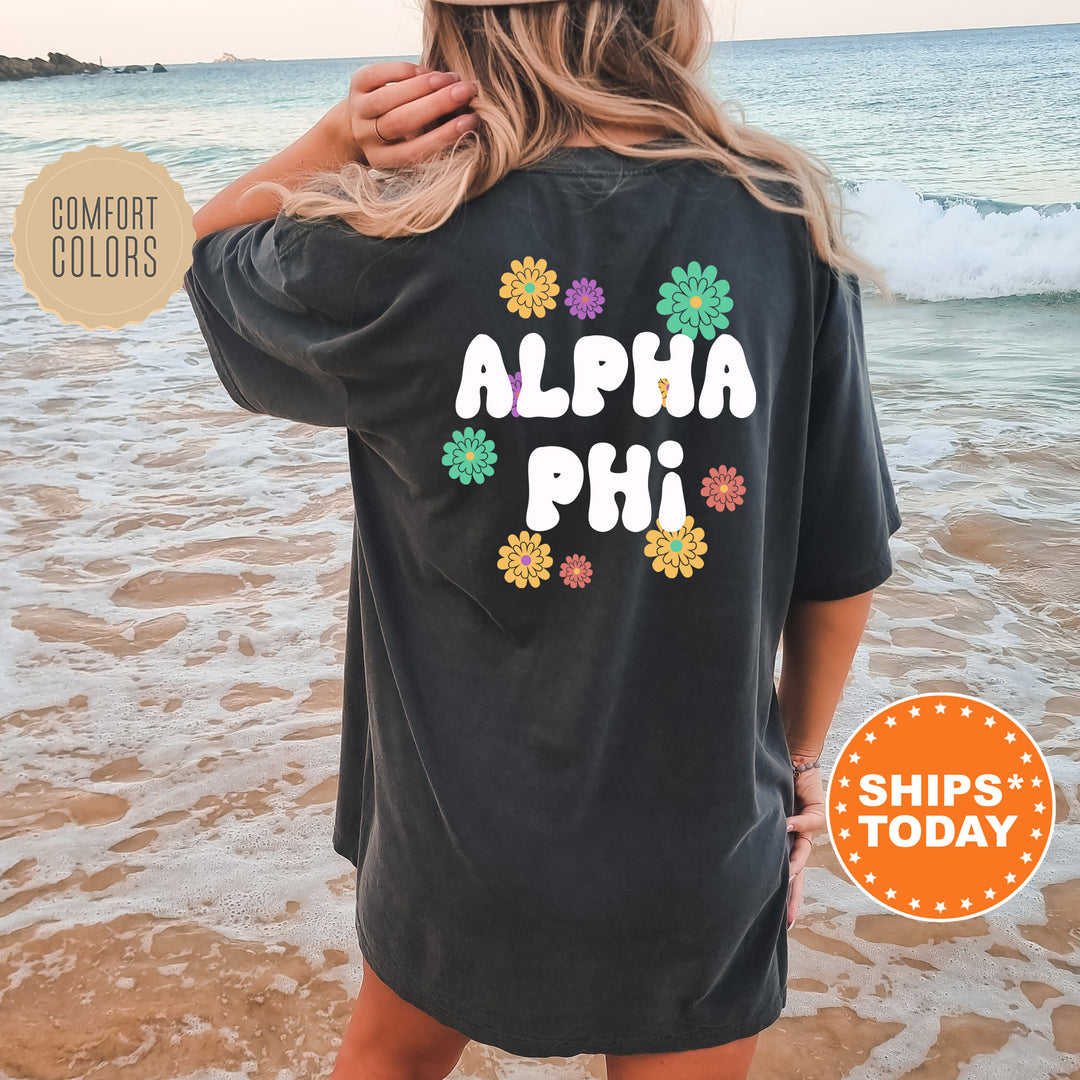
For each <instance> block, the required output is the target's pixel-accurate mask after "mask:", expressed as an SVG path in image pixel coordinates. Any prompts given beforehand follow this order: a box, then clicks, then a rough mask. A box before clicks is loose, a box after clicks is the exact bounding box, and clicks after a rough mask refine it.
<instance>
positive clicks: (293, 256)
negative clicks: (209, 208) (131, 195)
mask: <svg viewBox="0 0 1080 1080" xmlns="http://www.w3.org/2000/svg"><path fill="white" fill-rule="evenodd" d="M301 232H302V226H301V224H300V223H297V222H296V221H295V220H294V219H292V218H289V217H288V216H286V215H285V214H278V216H277V218H276V219H274V218H266V219H264V220H261V221H256V222H254V223H252V224H248V225H237V226H233V227H231V228H227V229H219V230H218V231H216V232H212V233H209V234H207V235H206V236H201V237H199V239H198V240H196V241H195V244H194V245H193V247H192V263H191V266H190V268H189V269H188V270H187V272H186V273H185V275H184V288H185V289H186V291H187V295H188V299H189V300H190V302H191V306H192V308H194V310H195V315H196V318H197V319H198V322H199V326H200V328H201V329H202V333H203V337H204V338H205V339H206V344H207V348H208V349H209V352H210V358H211V360H212V361H213V364H214V367H215V369H216V370H217V374H218V377H219V378H220V379H221V382H222V384H223V385H224V387H225V389H226V390H227V391H228V393H229V396H230V397H231V398H232V399H233V401H235V402H236V404H237V405H239V406H240V407H241V408H243V409H246V410H247V411H248V412H252V413H261V414H265V415H268V416H278V417H281V418H283V419H286V420H297V421H300V422H302V423H306V424H313V425H315V426H318V427H345V426H347V425H346V419H345V418H346V391H345V387H344V385H343V383H342V381H341V379H340V378H338V377H337V376H336V375H334V374H331V373H329V372H327V371H325V370H324V369H323V368H321V367H320V366H319V364H318V362H317V360H316V352H315V350H314V349H313V346H314V345H316V344H317V343H318V342H319V341H324V340H326V338H327V337H328V336H331V335H333V334H336V333H339V332H340V328H336V327H333V326H331V325H330V323H329V320H328V318H327V316H326V314H325V313H324V312H321V311H318V310H316V309H314V308H312V307H310V306H308V304H307V303H305V302H304V301H303V300H301V299H300V296H301V295H303V294H304V282H303V275H304V274H306V273H308V272H309V271H310V270H311V267H309V266H308V265H307V263H306V262H305V261H304V259H303V258H301V257H299V256H298V255H297V250H296V249H297V239H298V237H299V236H300V235H301ZM301 250H303V249H302V248H301Z"/></svg>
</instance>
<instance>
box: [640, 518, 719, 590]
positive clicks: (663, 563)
mask: <svg viewBox="0 0 1080 1080" xmlns="http://www.w3.org/2000/svg"><path fill="white" fill-rule="evenodd" d="M656 525H657V527H656V528H655V529H650V530H649V531H648V532H647V533H646V534H645V539H646V540H648V541H649V542H648V543H647V544H646V545H645V554H646V555H649V556H651V557H652V561H653V564H652V568H653V569H654V570H655V571H656V572H657V573H659V572H660V571H663V572H664V573H665V574H666V575H667V576H668V577H669V578H673V577H675V575H676V574H682V576H683V577H689V576H690V575H691V574H692V573H693V572H694V571H695V570H700V569H701V568H702V567H703V566H704V565H705V560H704V559H702V557H701V556H702V555H704V554H705V552H706V551H708V550H709V545H708V544H706V543H705V530H704V529H703V528H702V527H701V526H700V525H699V526H698V527H697V528H696V529H695V528H694V519H693V518H692V517H690V516H689V515H687V518H686V520H685V521H684V522H683V523H682V528H680V529H677V530H676V531H675V532H668V531H667V529H661V528H660V527H659V526H660V519H659V518H657V521H656Z"/></svg>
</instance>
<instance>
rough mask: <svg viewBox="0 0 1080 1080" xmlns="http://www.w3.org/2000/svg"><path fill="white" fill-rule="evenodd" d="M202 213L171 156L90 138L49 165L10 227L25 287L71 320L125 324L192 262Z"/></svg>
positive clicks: (166, 291)
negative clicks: (164, 159)
mask: <svg viewBox="0 0 1080 1080" xmlns="http://www.w3.org/2000/svg"><path fill="white" fill-rule="evenodd" d="M193 216H194V213H193V211H192V209H191V207H190V206H188V204H187V201H186V200H185V198H184V190H183V188H182V187H181V186H180V185H179V184H178V183H176V181H175V180H173V178H172V177H171V176H169V173H168V171H167V170H166V169H165V167H164V166H163V165H158V164H156V163H155V162H153V161H151V160H150V159H149V158H148V157H147V156H146V155H145V154H143V153H141V152H140V151H137V150H126V149H124V147H122V146H87V147H85V148H84V149H82V150H72V151H69V152H68V153H66V154H62V155H61V156H60V158H59V159H58V160H57V161H54V162H53V163H52V164H50V165H46V166H45V168H43V169H42V170H41V172H40V173H39V174H38V177H37V179H36V180H34V181H32V182H31V183H30V184H29V186H28V187H27V188H26V191H25V192H24V193H23V198H22V202H21V203H20V204H19V205H18V207H17V208H16V210H15V229H14V231H13V232H12V234H11V242H12V246H13V247H14V249H15V267H16V269H17V270H18V271H19V273H20V274H21V275H22V279H23V284H24V285H25V286H26V291H27V292H29V293H31V294H32V295H33V296H34V297H35V298H36V299H37V302H38V303H39V304H40V305H41V306H42V307H43V308H44V309H45V310H46V311H51V312H52V313H53V314H54V315H57V316H59V318H61V319H62V320H63V321H64V322H67V323H77V324H78V325H79V326H82V327H85V328H86V329H87V330H99V329H106V330H119V329H120V327H122V326H125V325H126V324H127V323H137V322H142V320H143V319H145V318H146V317H147V315H149V314H150V313H151V312H153V311H160V310H161V309H162V308H163V307H164V306H165V305H166V303H168V300H169V297H170V296H172V294H173V293H175V292H176V290H177V289H179V288H180V286H181V284H182V283H183V279H184V273H185V272H186V271H187V269H188V267H189V266H190V265H191V248H192V245H193V244H194V243H195V226H194V224H193V223H192V218H193Z"/></svg>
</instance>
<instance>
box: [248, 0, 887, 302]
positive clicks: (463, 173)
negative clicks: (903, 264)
mask: <svg viewBox="0 0 1080 1080" xmlns="http://www.w3.org/2000/svg"><path fill="white" fill-rule="evenodd" d="M423 3H424V9H423V16H424V18H423V52H422V55H421V60H422V62H423V63H426V64H427V65H429V66H430V67H431V68H433V69H435V70H439V71H447V70H449V71H456V72H458V73H459V74H460V75H461V78H462V80H472V81H474V82H475V83H476V84H477V85H478V87H479V92H478V93H477V94H476V95H475V96H474V97H473V98H472V100H471V102H470V103H469V104H470V106H471V109H472V111H473V112H475V113H476V115H477V118H478V120H479V123H478V124H477V125H476V126H475V127H474V128H472V129H470V130H468V131H466V132H464V133H462V134H461V135H459V136H458V138H457V139H456V140H455V142H454V143H453V144H452V145H450V146H447V147H446V148H444V149H443V150H442V151H441V152H439V153H438V154H437V155H435V156H433V157H430V158H428V159H427V160H426V161H423V162H420V163H416V164H410V165H408V166H402V167H400V168H395V169H393V170H391V171H389V172H381V171H380V170H372V169H369V168H368V167H366V166H365V165H363V164H362V163H360V162H359V161H352V162H348V163H347V164H345V165H344V166H343V167H342V168H341V169H339V170H336V171H330V170H324V171H309V172H307V173H306V174H305V175H304V176H303V177H302V178H301V181H300V183H299V185H298V186H296V187H292V188H289V187H286V186H285V185H282V184H279V183H277V182H276V181H263V182H261V183H260V184H257V185H254V187H255V188H259V189H263V190H268V191H274V192H276V193H277V194H278V195H279V196H280V197H281V209H282V210H283V211H284V212H285V213H286V214H288V215H289V216H293V217H297V218H303V219H309V220H311V219H317V218H324V217H339V218H341V219H343V220H344V221H346V222H347V223H348V224H349V225H351V226H352V227H353V228H354V229H356V230H358V231H359V232H362V233H365V234H367V235H369V236H387V237H389V236H407V235H411V234H416V233H423V232H428V231H430V230H432V229H435V228H438V226H439V225H441V224H442V223H443V222H444V221H446V220H447V218H448V217H449V216H450V215H451V214H452V213H453V211H454V209H455V208H456V207H457V206H458V205H459V204H460V203H462V202H464V201H466V200H468V199H471V198H473V197H475V196H477V195H479V194H481V193H482V192H484V191H486V190H487V189H488V188H490V187H491V186H492V185H493V184H496V183H498V181H499V180H500V179H502V177H504V176H505V175H506V174H507V173H508V172H510V171H511V170H512V169H515V168H520V167H525V166H528V165H530V164H532V163H534V162H536V161H539V160H540V159H541V158H544V157H545V156H547V155H548V154H550V153H552V152H553V151H555V150H557V149H558V148H560V147H561V146H562V145H564V144H565V143H566V142H567V140H569V139H571V138H574V137H577V136H582V135H584V136H586V137H587V138H588V139H590V140H591V141H593V142H595V143H598V144H600V145H603V146H606V147H608V148H609V149H611V150H613V151H615V152H617V153H619V154H623V155H625V156H627V157H634V158H637V157H649V158H670V157H677V158H695V159H698V160H700V161H703V162H705V163H707V165H708V166H710V167H712V168H714V169H715V170H716V171H717V172H719V173H722V174H726V175H730V176H733V177H735V178H737V179H738V180H739V181H740V182H741V183H742V184H743V185H744V186H745V187H746V189H747V190H748V191H749V192H750V194H751V195H752V196H753V197H754V198H755V199H757V200H758V201H759V202H761V203H762V204H764V205H765V206H767V207H770V208H772V209H773V210H776V211H778V212H780V213H793V214H800V215H801V216H803V217H804V218H805V219H806V223H807V228H808V231H809V234H810V237H811V239H812V243H813V246H814V249H815V250H816V252H817V254H818V256H819V257H820V258H821V259H823V260H824V261H825V262H827V263H830V264H832V265H833V266H836V267H838V268H839V269H841V270H843V271H848V272H851V273H854V274H856V275H859V276H862V277H865V278H868V279H869V280H870V281H872V282H873V283H874V284H875V285H876V286H877V287H878V289H879V290H880V291H881V293H882V294H883V295H884V296H885V297H886V298H888V299H890V300H891V299H892V296H893V294H892V290H891V289H890V288H889V284H888V282H887V280H886V279H885V276H884V274H883V273H882V272H881V271H880V270H879V268H878V267H876V266H875V265H874V264H872V263H870V262H869V261H868V260H866V259H864V258H863V257H862V256H860V255H858V254H857V253H856V252H855V251H854V249H853V248H852V247H851V246H850V245H849V244H848V243H847V242H846V240H845V238H844V235H843V231H842V222H843V216H844V214H845V212H847V209H846V207H845V206H844V202H843V189H842V188H841V186H840V184H839V183H838V181H837V179H836V177H835V176H834V174H833V173H832V171H831V169H830V168H829V166H828V165H827V164H826V163H825V162H824V161H822V160H821V159H820V158H819V157H818V156H817V155H816V154H814V153H813V152H812V151H809V150H807V149H804V148H801V147H799V146H797V145H796V144H794V143H792V142H789V141H786V140H784V139H781V138H779V137H777V136H775V135H771V134H769V133H768V132H765V131H763V130H761V129H759V128H756V127H754V126H752V125H750V124H747V123H746V122H745V112H744V110H743V108H742V106H741V105H739V104H737V103H733V102H728V101H724V100H721V99H719V98H717V97H716V95H715V94H714V93H713V92H712V90H711V89H710V88H709V86H708V83H707V76H706V74H705V73H706V71H707V64H708V60H709V55H710V52H711V48H712V41H713V28H712V24H711V22H710V18H709V14H708V11H707V10H706V8H705V5H704V0H584V2H582V0H551V2H548V3H542V4H513V3H510V4H494V5H480V6H471V5H459V4H447V3H441V2H440V0H423ZM736 111H737V112H738V114H739V119H735V117H734V115H732V114H733V113H734V112H736ZM613 125H619V126H622V127H624V128H638V127H641V128H646V129H650V130H651V129H660V130H662V131H664V132H665V136H664V137H665V138H671V139H673V140H675V142H674V144H673V143H670V142H669V143H667V144H666V145H660V146H657V145H652V146H647V147H643V146H638V145H634V144H632V143H627V142H623V141H621V140H620V139H619V138H617V137H615V136H613V135H612V134H610V132H609V130H605V129H610V128H611V126H613ZM759 182H764V184H763V185H762V184H761V183H759ZM777 182H778V183H779V187H777ZM769 187H772V193H770V191H769V190H768V188H769Z"/></svg>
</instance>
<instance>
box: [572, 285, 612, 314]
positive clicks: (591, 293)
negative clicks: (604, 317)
mask: <svg viewBox="0 0 1080 1080" xmlns="http://www.w3.org/2000/svg"><path fill="white" fill-rule="evenodd" d="M565 302H566V304H567V306H568V307H569V308H570V314H571V315H576V316H577V317H578V318H579V319H595V318H596V316H597V315H599V314H600V312H601V311H603V310H604V290H603V287H602V286H600V285H597V284H596V278H579V279H578V280H577V281H575V282H574V284H573V285H571V286H570V288H568V289H567V290H566V301H565Z"/></svg>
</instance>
